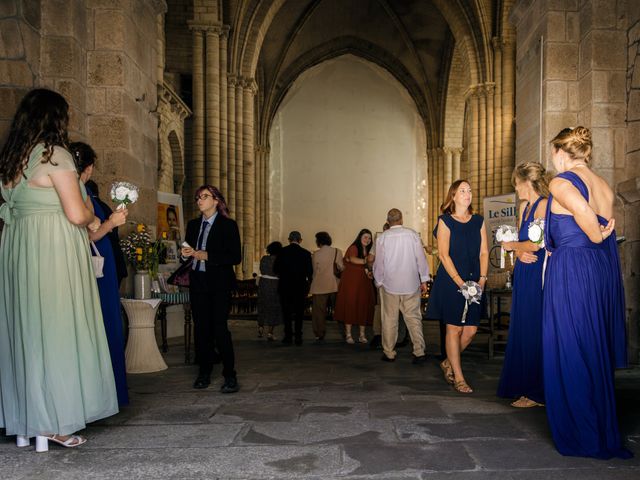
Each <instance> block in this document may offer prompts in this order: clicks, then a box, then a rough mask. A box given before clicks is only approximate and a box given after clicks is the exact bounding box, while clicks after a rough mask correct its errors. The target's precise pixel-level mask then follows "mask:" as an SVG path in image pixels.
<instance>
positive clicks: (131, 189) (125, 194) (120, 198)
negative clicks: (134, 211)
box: [111, 182, 138, 210]
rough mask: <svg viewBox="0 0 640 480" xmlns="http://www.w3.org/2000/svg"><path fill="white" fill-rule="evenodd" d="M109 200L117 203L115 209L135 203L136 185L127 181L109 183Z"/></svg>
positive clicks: (136, 198)
mask: <svg viewBox="0 0 640 480" xmlns="http://www.w3.org/2000/svg"><path fill="white" fill-rule="evenodd" d="M111 200H112V201H113V203H115V204H116V205H117V207H116V210H120V209H121V208H124V207H126V206H127V205H129V204H131V203H135V202H136V201H137V200H138V187H136V186H135V185H133V184H131V183H129V182H114V184H113V185H111Z"/></svg>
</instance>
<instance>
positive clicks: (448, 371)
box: [440, 358, 455, 385]
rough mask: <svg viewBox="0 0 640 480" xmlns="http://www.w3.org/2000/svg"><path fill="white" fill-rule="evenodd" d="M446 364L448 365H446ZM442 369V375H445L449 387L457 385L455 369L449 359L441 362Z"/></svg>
mask: <svg viewBox="0 0 640 480" xmlns="http://www.w3.org/2000/svg"><path fill="white" fill-rule="evenodd" d="M445 362H446V364H445ZM440 368H441V369H442V373H443V374H444V380H445V382H447V383H448V384H449V385H453V384H454V383H455V377H454V375H453V368H451V363H450V362H449V360H448V359H446V358H445V359H444V360H443V361H442V362H440Z"/></svg>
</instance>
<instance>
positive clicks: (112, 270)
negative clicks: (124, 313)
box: [87, 188, 129, 406]
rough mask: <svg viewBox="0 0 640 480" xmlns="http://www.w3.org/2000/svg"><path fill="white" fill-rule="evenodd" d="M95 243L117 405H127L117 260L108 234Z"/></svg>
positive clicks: (97, 207)
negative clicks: (101, 265) (101, 259)
mask: <svg viewBox="0 0 640 480" xmlns="http://www.w3.org/2000/svg"><path fill="white" fill-rule="evenodd" d="M87 193H88V194H89V196H90V197H91V203H92V204H93V209H94V211H95V215H96V217H98V218H99V219H100V221H102V222H104V221H105V220H106V218H105V213H104V210H103V209H102V207H101V206H100V204H99V203H98V202H97V201H96V200H95V198H94V197H95V196H94V194H93V193H92V192H91V191H90V190H89V189H88V188H87ZM95 244H96V247H97V248H98V251H99V252H100V255H102V256H103V257H104V268H103V270H102V272H103V273H104V276H103V277H102V278H98V279H97V280H98V291H99V292H100V304H101V307H102V318H103V320H104V329H105V332H106V334H107V343H108V344H109V353H110V354H111V365H112V366H113V376H114V377H115V380H116V390H117V392H118V404H119V405H120V406H123V405H128V404H129V392H128V391H127V373H126V368H125V361H124V333H123V331H122V317H121V315H120V292H119V289H118V276H117V274H116V262H115V258H114V255H113V248H112V247H111V241H110V240H109V237H108V235H105V236H104V237H102V238H101V239H100V240H98V241H97V242H95Z"/></svg>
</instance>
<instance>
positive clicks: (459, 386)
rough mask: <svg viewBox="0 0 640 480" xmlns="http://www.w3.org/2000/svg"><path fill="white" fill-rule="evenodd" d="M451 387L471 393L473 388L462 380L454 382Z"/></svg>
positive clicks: (459, 391) (460, 391)
mask: <svg viewBox="0 0 640 480" xmlns="http://www.w3.org/2000/svg"><path fill="white" fill-rule="evenodd" d="M453 388H455V389H456V392H458V393H473V389H472V388H471V387H470V386H469V385H468V384H467V382H465V381H464V380H460V381H459V382H454V383H453Z"/></svg>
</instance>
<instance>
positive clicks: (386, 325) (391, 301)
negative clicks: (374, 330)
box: [380, 287, 425, 358]
mask: <svg viewBox="0 0 640 480" xmlns="http://www.w3.org/2000/svg"><path fill="white" fill-rule="evenodd" d="M380 297H381V299H382V350H383V351H384V354H385V355H386V356H387V357H389V358H396V350H395V347H396V342H397V341H398V313H399V312H400V313H402V315H403V317H404V322H405V323H406V325H407V329H408V330H409V335H410V336H411V342H412V343H413V354H414V355H415V356H416V357H421V356H422V355H424V354H425V352H424V349H425V343H424V333H423V332H422V314H421V312H420V291H417V292H416V293H413V294H409V295H397V294H392V293H388V292H387V291H386V290H385V289H384V287H380Z"/></svg>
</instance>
